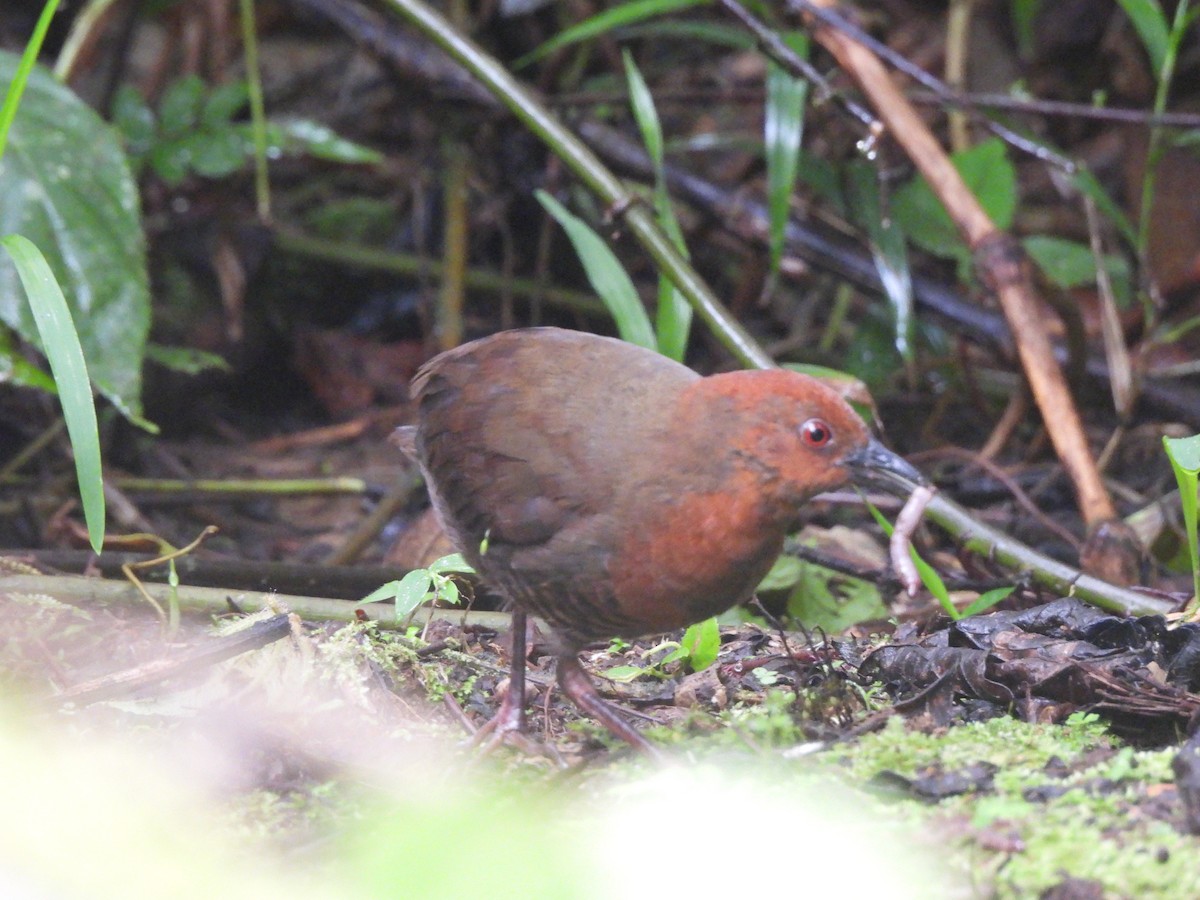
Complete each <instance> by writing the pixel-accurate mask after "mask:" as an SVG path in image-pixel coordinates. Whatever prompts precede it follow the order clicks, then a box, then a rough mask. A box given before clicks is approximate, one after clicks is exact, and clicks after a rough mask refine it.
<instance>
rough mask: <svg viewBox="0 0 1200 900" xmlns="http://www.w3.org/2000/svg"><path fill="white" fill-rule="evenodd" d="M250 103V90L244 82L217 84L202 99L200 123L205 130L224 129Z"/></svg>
mask: <svg viewBox="0 0 1200 900" xmlns="http://www.w3.org/2000/svg"><path fill="white" fill-rule="evenodd" d="M249 102H250V88H249V87H248V86H247V85H246V82H245V81H240V80H239V81H230V82H228V83H226V84H219V85H217V86H216V87H215V88H213V89H212V91H210V92H209V95H208V96H207V97H205V98H204V108H203V110H202V111H201V113H200V123H201V124H202V125H203V126H204V127H205V128H224V127H226V126H228V125H229V124H230V123H231V122H232V121H233V117H234V116H235V115H237V114H238V112H240V111H241V109H242V108H243V107H244V106H245V105H246V104H247V103H249Z"/></svg>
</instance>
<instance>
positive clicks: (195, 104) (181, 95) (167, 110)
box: [158, 75, 206, 138]
mask: <svg viewBox="0 0 1200 900" xmlns="http://www.w3.org/2000/svg"><path fill="white" fill-rule="evenodd" d="M205 90H206V88H205V85H204V81H203V80H202V79H201V78H200V76H199V75H185V76H184V77H183V78H180V79H179V80H178V81H174V82H172V83H171V84H169V85H167V89H166V90H165V91H163V96H162V100H161V101H160V102H159V104H158V121H159V126H160V127H161V129H162V133H163V136H164V137H168V138H173V137H182V136H183V135H185V134H187V133H188V132H189V131H191V130H192V129H194V128H195V127H196V126H197V125H198V124H199V123H200V114H201V112H202V110H203V109H204V95H205Z"/></svg>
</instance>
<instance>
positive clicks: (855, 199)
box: [846, 163, 916, 360]
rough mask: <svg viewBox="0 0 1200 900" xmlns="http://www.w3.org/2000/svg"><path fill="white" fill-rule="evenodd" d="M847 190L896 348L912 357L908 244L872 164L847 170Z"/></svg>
mask: <svg viewBox="0 0 1200 900" xmlns="http://www.w3.org/2000/svg"><path fill="white" fill-rule="evenodd" d="M846 182H847V190H846V194H847V197H848V199H849V201H850V209H851V210H852V211H853V215H854V221H855V222H856V223H857V224H858V225H859V227H861V228H863V229H864V230H865V231H866V232H867V238H868V240H869V243H870V247H871V256H872V258H873V259H874V261H875V271H876V272H878V273H879V281H880V283H881V284H882V285H883V289H884V293H885V294H886V295H887V298H888V304H889V305H890V306H891V310H892V316H893V320H894V322H895V328H896V331H895V344H896V352H897V353H899V354H900V356H901V358H902V359H905V360H911V359H912V357H913V353H914V346H913V335H914V332H915V328H916V326H915V323H914V319H913V306H914V303H913V291H912V273H911V271H910V270H909V266H908V247H907V245H906V244H905V241H904V229H903V228H901V227H900V225H899V223H898V222H897V220H896V218H895V217H894V216H890V215H888V214H887V210H886V209H885V208H884V203H883V198H882V196H881V192H880V188H879V179H878V176H877V172H876V169H875V167H874V166H871V165H866V164H863V163H859V164H856V165H855V164H852V165H851V166H850V167H849V169H848V170H847V179H846Z"/></svg>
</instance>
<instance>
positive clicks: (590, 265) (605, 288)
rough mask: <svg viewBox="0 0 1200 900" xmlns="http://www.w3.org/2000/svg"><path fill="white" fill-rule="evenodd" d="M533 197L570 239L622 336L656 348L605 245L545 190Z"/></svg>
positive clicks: (641, 310) (634, 293) (635, 296)
mask: <svg viewBox="0 0 1200 900" xmlns="http://www.w3.org/2000/svg"><path fill="white" fill-rule="evenodd" d="M537 198H538V202H539V203H541V204H542V206H543V207H545V209H546V212H548V213H550V215H552V216H554V218H555V219H556V220H557V221H558V224H559V225H561V226H562V227H563V231H565V232H566V233H567V237H568V238H570V239H571V244H572V245H573V246H574V247H575V253H576V254H578V256H579V261H580V262H581V263H583V270H584V272H586V273H587V277H588V281H589V282H591V285H592V288H593V290H595V292H596V293H597V294H598V295H599V297H600V299H601V300H602V301H604V305H605V306H606V307H608V312H609V314H610V315H611V316H612V317H613V321H615V322H616V323H617V331H618V332H619V333H620V335H621V337H622V339H624V340H626V341H629V343H631V344H637V345H638V346H640V347H645V348H646V349H647V350H656V349H657V346H656V343H657V342H656V341H655V340H654V329H653V328H652V327H650V317H649V316H648V315H647V314H646V308H645V307H644V306H642V298H641V297H639V296H638V292H637V288H635V287H634V286H633V281H632V280H630V278H629V275H628V274H627V273H626V272H625V268H624V267H623V266H622V265H621V261H620V260H619V259H617V257H616V255H615V254H614V253H613V252H612V250H610V249H609V248H608V244H606V243H604V240H603V239H602V238H601V237H600V235H598V234H596V232H594V231H592V229H591V227H589V226H588V224H587V223H586V222H585V221H583V219H581V218H579V217H578V216H575V215H573V214H572V213H570V212H568V211H567V209H566V207H564V206H563V205H562V204H561V203H559V202H558V201H557V200H555V199H554V198H553V197H551V196H550V195H549V194H547V193H546V192H545V191H538V192H537Z"/></svg>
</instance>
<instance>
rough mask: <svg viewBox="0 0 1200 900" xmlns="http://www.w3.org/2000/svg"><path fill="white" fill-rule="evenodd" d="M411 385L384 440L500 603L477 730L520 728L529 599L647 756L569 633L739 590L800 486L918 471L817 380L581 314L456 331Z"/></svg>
mask: <svg viewBox="0 0 1200 900" xmlns="http://www.w3.org/2000/svg"><path fill="white" fill-rule="evenodd" d="M410 392H411V396H412V399H413V401H414V406H415V418H416V421H415V424H413V425H410V426H406V427H402V428H400V429H397V433H396V437H395V440H396V442H397V443H398V444H399V445H400V446H401V449H404V450H405V451H406V452H407V453H408V454H409V455H410V456H412V457H413V458H414V459H415V461H416V462H417V464H418V465H419V467H420V470H421V472H422V474H423V476H424V480H425V483H426V487H427V489H428V492H429V496H430V500H431V504H432V506H433V508H434V510H435V513H436V515H437V518H438V519H439V521H440V522H441V525H442V527H443V528H444V529H445V531H446V533H447V535H448V536H449V537H450V539H451V541H452V542H453V543H454V544H455V546H457V548H458V549H459V551H460V552H461V553H462V555H463V556H464V557H465V558H466V560H467V561H468V562H469V563H470V564H471V566H472V567H473V568H474V569H475V571H476V572H477V573H478V574H479V575H480V577H481V578H482V580H483V581H484V583H486V584H487V585H489V586H490V587H491V588H492V589H493V590H495V591H496V592H497V593H498V594H499V595H501V596H502V597H503V598H504V599H505V600H507V601H508V602H509V604H510V605H511V606H512V608H513V653H512V669H511V675H510V678H509V689H508V692H507V694H506V695H505V696H504V698H503V700H502V701H501V704H500V707H499V710H498V711H497V713H496V714H495V716H494V717H493V718H492V720H491V721H490V722H489V723H488V724H487V725H486V726H484V729H481V731H487V732H490V733H491V734H492V740H493V741H494V740H502V739H503V738H504V737H505V736H506V735H510V734H514V733H521V732H523V731H524V727H525V697H524V675H525V665H526V660H525V646H524V641H525V622H526V616H527V615H529V614H532V615H535V616H538V617H540V618H541V620H542V621H543V622H544V623H545V624H546V626H547V627H548V629H549V646H550V647H551V650H552V652H553V654H554V656H555V657H556V682H557V684H558V685H559V687H560V689H561V690H562V691H563V692H564V694H565V695H566V696H567V697H568V698H569V699H570V700H571V701H572V702H573V703H574V704H575V705H576V706H577V707H578V708H579V709H580V710H581V711H583V712H584V713H586V714H587V715H590V716H591V717H592V718H594V719H596V720H598V721H599V722H600V723H601V724H602V725H604V726H605V727H606V728H607V729H608V730H609V731H610V732H611V733H612V734H614V735H615V736H617V737H619V738H621V739H622V740H624V741H626V742H627V743H629V744H630V745H632V746H633V747H634V748H636V749H638V750H642V751H644V752H647V753H649V754H651V755H654V753H655V749H654V748H653V746H652V744H651V743H650V742H649V741H648V740H647V739H646V738H645V737H644V736H643V735H642V734H641V733H640V732H639V731H638V730H637V729H635V728H634V727H633V726H632V725H630V724H628V723H627V722H625V721H624V720H623V719H622V718H621V716H620V715H619V714H618V713H617V711H616V710H614V709H613V708H612V707H611V706H610V705H609V704H608V703H606V702H605V701H604V700H603V699H602V698H601V697H600V695H599V692H598V691H597V689H596V687H595V685H594V684H593V682H592V681H591V679H590V677H589V676H588V675H587V673H586V672H585V671H584V669H583V667H582V665H581V664H580V662H579V658H578V654H579V651H580V649H581V648H583V647H584V646H585V645H587V644H589V643H592V642H595V641H598V640H602V639H611V638H618V637H619V638H629V639H632V638H638V637H644V636H647V635H650V634H657V633H662V632H669V631H673V630H676V629H680V628H683V627H686V626H688V625H691V624H693V623H695V622H699V621H702V620H704V619H706V618H708V617H710V616H713V615H716V614H719V613H721V612H723V611H725V610H727V609H729V608H730V607H732V606H734V605H736V604H738V603H741V602H743V601H746V600H747V599H749V598H750V597H751V596H752V595H753V593H754V590H755V587H756V586H757V585H758V583H759V582H760V581H761V580H762V578H763V576H764V575H765V574H766V573H767V571H768V569H770V568H771V565H772V564H773V562H774V561H775V559H776V558H777V557H778V556H779V554H780V552H781V551H782V548H783V543H784V539H785V537H786V535H787V534H788V533H789V531H791V530H794V529H795V527H796V526H797V525H798V521H799V516H800V510H801V508H802V506H803V505H804V503H805V502H806V501H807V500H809V499H810V498H812V497H813V496H815V495H816V494H819V493H822V492H824V491H829V490H833V489H836V488H839V487H841V486H843V485H845V484H846V483H848V482H854V483H856V484H859V485H864V486H871V487H881V488H883V489H885V490H889V491H891V492H893V493H897V494H901V495H903V494H905V493H906V492H909V491H911V490H912V489H913V487H914V486H916V485H919V484H923V483H925V482H924V479H923V478H922V476H921V475H920V474H919V473H918V472H917V471H916V470H915V469H914V468H913V467H912V466H911V465H910V464H909V463H907V462H906V461H905V460H904V459H903V458H901V457H900V456H898V455H896V454H895V453H893V452H892V451H890V450H888V449H887V448H886V447H884V446H883V445H882V444H881V443H880V442H879V441H878V440H877V439H876V438H874V437H873V436H872V434H871V432H870V429H869V428H868V426H867V424H866V423H865V422H864V421H863V419H862V418H861V417H860V416H859V415H858V413H856V412H855V411H854V409H853V408H852V407H851V406H850V405H849V404H848V403H847V402H846V401H845V400H844V399H843V398H842V397H841V396H840V395H839V394H838V393H837V391H835V390H834V389H833V388H831V387H829V386H828V385H827V384H825V383H824V382H822V381H819V380H817V379H815V378H812V377H810V376H807V375H804V374H800V373H798V372H794V371H790V370H786V369H762V370H742V371H732V372H725V373H720V374H715V375H709V376H701V375H699V374H698V373H696V372H694V371H693V370H692V369H690V368H688V367H687V366H685V365H683V364H681V363H678V362H675V361H673V360H671V359H668V358H667V357H665V356H663V355H661V354H658V353H656V352H654V351H653V350H649V349H646V348H643V347H640V346H637V345H634V344H632V343H627V342H625V341H622V340H618V339H615V338H609V337H602V336H598V335H594V334H589V333H585V332H578V331H570V330H564V329H559V328H550V327H542V328H521V329H514V330H510V331H502V332H498V333H496V334H493V335H490V336H488V337H484V338H480V339H478V340H474V341H471V342H469V343H466V344H462V345H461V346H459V347H456V348H454V349H451V350H448V351H446V352H444V353H441V354H439V355H438V356H435V357H434V358H432V359H431V360H429V361H428V362H426V363H425V364H424V365H423V366H422V367H421V368H420V369H419V370H418V372H417V374H416V375H415V376H414V378H413V380H412V383H411V386H410Z"/></svg>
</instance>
